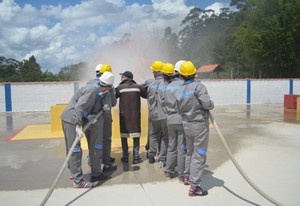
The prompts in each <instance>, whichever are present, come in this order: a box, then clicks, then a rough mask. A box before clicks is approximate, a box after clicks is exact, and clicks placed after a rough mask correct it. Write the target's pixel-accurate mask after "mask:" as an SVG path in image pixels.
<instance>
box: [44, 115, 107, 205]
mask: <svg viewBox="0 0 300 206" xmlns="http://www.w3.org/2000/svg"><path fill="white" fill-rule="evenodd" d="M102 113H103V110H101V111H100V112H99V113H98V114H97V115H96V116H95V117H94V118H92V119H91V120H90V121H89V122H88V123H87V124H86V125H85V126H84V127H83V129H82V132H83V133H84V132H85V131H86V130H87V129H88V128H89V127H90V126H91V125H92V124H93V123H94V121H95V120H97V119H98V118H99V117H100V116H101V115H102ZM81 138H82V137H80V136H79V135H76V139H75V140H74V142H73V144H72V146H71V148H70V149H69V152H68V154H67V157H66V159H65V161H64V163H63V165H62V166H61V168H60V170H59V172H58V174H57V176H56V178H55V180H54V182H53V184H52V185H51V187H50V188H49V191H48V193H47V194H46V196H45V197H44V199H43V201H42V202H41V204H40V206H43V205H45V204H46V202H47V201H48V199H49V197H50V196H51V194H52V192H53V190H54V188H55V186H56V185H57V182H58V181H59V179H60V178H61V175H62V173H63V172H64V170H65V168H66V166H67V164H68V161H69V160H70V158H71V155H72V152H73V150H74V148H75V147H76V145H77V143H78V142H79V141H80V139H81Z"/></svg>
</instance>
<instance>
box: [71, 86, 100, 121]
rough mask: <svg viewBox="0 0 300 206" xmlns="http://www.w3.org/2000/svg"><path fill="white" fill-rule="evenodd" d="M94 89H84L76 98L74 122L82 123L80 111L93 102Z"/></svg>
mask: <svg viewBox="0 0 300 206" xmlns="http://www.w3.org/2000/svg"><path fill="white" fill-rule="evenodd" d="M94 91H95V90H94V89H93V90H85V91H84V92H83V93H82V95H81V97H80V98H79V99H78V101H77V102H76V105H75V108H74V109H75V114H74V118H75V122H76V124H79V125H81V124H82V112H83V111H86V109H87V108H92V107H93V105H94V104H95V98H96V94H95V92H94Z"/></svg>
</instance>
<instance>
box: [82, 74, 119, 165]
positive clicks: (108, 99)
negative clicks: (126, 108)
mask: <svg viewBox="0 0 300 206" xmlns="http://www.w3.org/2000/svg"><path fill="white" fill-rule="evenodd" d="M94 82H99V78H96V79H93V80H90V81H88V83H87V84H91V83H94ZM115 93H116V92H115V88H114V87H112V88H111V89H110V90H109V92H106V93H105V94H104V95H103V97H102V105H105V104H106V105H107V106H108V107H109V108H111V107H114V106H116V104H117V99H116V95H115ZM112 121H113V120H112V115H111V110H108V111H104V113H103V126H102V127H103V135H102V136H103V152H102V163H103V164H104V165H110V164H111V159H110V157H111V156H110V153H111V142H112V139H111V138H112Z"/></svg>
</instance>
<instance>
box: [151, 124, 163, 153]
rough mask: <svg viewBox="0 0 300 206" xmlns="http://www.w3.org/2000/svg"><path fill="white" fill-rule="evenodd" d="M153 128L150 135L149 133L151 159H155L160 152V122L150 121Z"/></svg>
mask: <svg viewBox="0 0 300 206" xmlns="http://www.w3.org/2000/svg"><path fill="white" fill-rule="evenodd" d="M150 124H151V126H150V127H149V128H150V129H151V130H150V133H149V152H148V154H149V157H155V155H156V154H157V150H158V140H159V138H160V137H159V136H160V135H159V134H160V132H161V125H160V121H159V120H151V121H150Z"/></svg>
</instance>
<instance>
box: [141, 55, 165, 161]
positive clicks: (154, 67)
mask: <svg viewBox="0 0 300 206" xmlns="http://www.w3.org/2000/svg"><path fill="white" fill-rule="evenodd" d="M162 67H163V63H162V62H161V61H154V62H153V63H152V67H151V69H152V71H153V78H151V79H147V80H146V81H145V82H144V84H143V86H144V87H145V89H146V90H147V89H148V86H149V85H150V84H151V83H152V82H153V81H154V80H155V78H156V77H159V76H161V77H162V73H161V72H160V70H161V69H162ZM148 108H149V105H148ZM149 112H150V110H149V109H148V134H147V143H146V145H145V150H146V158H147V159H148V158H149V148H150V141H149V137H150V133H151V130H152V129H151V125H152V124H151V119H150V113H149ZM159 136H160V137H159V140H160V139H161V134H159ZM159 147H160V141H159ZM153 163H154V160H153Z"/></svg>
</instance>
